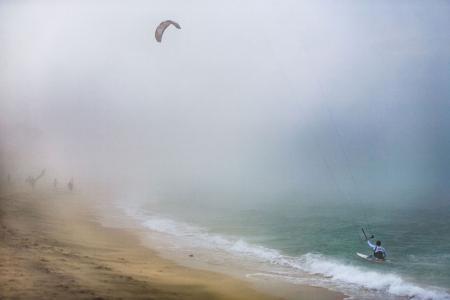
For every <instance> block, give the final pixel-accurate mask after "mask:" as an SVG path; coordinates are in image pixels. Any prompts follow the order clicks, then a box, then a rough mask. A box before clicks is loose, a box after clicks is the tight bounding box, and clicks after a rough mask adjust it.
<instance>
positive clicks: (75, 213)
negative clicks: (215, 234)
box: [0, 191, 342, 299]
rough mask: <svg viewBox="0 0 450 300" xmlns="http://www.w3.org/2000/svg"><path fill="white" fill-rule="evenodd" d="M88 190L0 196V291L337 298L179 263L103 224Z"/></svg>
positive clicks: (28, 295) (9, 295) (57, 295)
mask: <svg viewBox="0 0 450 300" xmlns="http://www.w3.org/2000/svg"><path fill="white" fill-rule="evenodd" d="M86 200H87V199H85V197H84V198H83V197H80V196H76V195H74V194H66V193H51V192H42V191H40V192H39V191H34V192H33V193H31V192H30V191H27V192H17V191H15V192H10V193H3V195H2V196H1V197H0V221H1V229H0V257H1V259H0V299H286V298H293V299H342V295H340V294H338V293H334V292H330V291H327V290H325V289H321V288H315V287H304V288H302V289H300V290H298V289H296V291H295V292H294V291H292V290H290V289H286V290H285V289H282V290H280V289H279V288H271V289H272V290H271V291H270V288H269V291H267V289H266V290H261V289H256V288H255V287H254V286H253V285H251V284H250V283H248V282H244V281H241V280H238V279H235V278H232V277H229V276H227V275H223V274H219V273H215V272H209V271H205V270H197V269H193V268H187V267H185V266H179V265H177V264H176V263H174V262H172V261H170V260H167V259H164V258H161V257H160V256H158V255H157V254H156V252H155V251H153V250H152V249H149V248H148V247H144V246H142V244H141V242H140V240H139V238H138V236H137V235H135V234H134V233H132V232H130V231H127V230H122V229H116V228H105V227H103V226H101V225H100V223H98V222H97V221H96V218H95V215H93V210H92V209H90V207H89V206H88V205H86V202H87V201H86Z"/></svg>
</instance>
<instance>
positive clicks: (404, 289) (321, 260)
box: [122, 207, 450, 300]
mask: <svg viewBox="0 0 450 300" xmlns="http://www.w3.org/2000/svg"><path fill="white" fill-rule="evenodd" d="M122 209H123V210H124V211H125V214H126V215H127V216H129V217H132V218H134V219H137V220H138V221H139V222H140V224H141V225H142V226H144V227H145V228H148V229H150V230H152V231H156V232H159V233H163V234H166V235H170V236H173V237H176V238H178V239H183V240H185V241H187V242H189V244H190V245H192V246H193V247H202V248H210V249H211V248H213V249H216V250H221V251H225V252H227V253H230V254H234V255H239V256H240V257H242V256H244V257H247V258H250V259H252V260H255V259H256V260H257V261H259V262H262V263H270V264H274V265H278V266H281V267H284V268H287V269H289V270H290V271H292V270H294V271H295V270H297V271H302V272H306V273H308V274H311V275H320V276H323V280H321V282H328V283H329V284H330V285H333V286H336V287H338V288H343V289H345V290H347V291H348V289H349V288H350V289H355V288H356V289H360V288H363V289H366V290H372V291H374V292H377V293H380V292H381V293H386V294H389V295H392V296H399V297H408V298H409V299H417V300H450V294H449V293H448V291H445V290H444V289H441V288H438V287H421V286H419V285H417V284H415V283H412V282H409V281H406V280H404V279H403V278H402V277H401V276H399V275H397V274H394V273H383V272H377V271H372V270H369V269H366V268H362V267H358V266H352V265H348V264H344V263H342V262H340V261H338V260H336V259H333V258H330V257H326V256H324V255H321V254H318V253H307V254H304V255H301V256H298V257H293V256H287V255H283V254H281V253H280V252H279V251H277V250H275V249H270V248H267V247H263V246H260V245H252V244H249V243H247V242H246V241H244V240H242V239H240V238H236V237H231V236H223V235H219V234H213V233H210V232H208V231H207V230H206V229H205V228H202V227H199V226H195V225H192V224H188V223H185V222H179V221H175V220H173V219H170V218H166V217H162V216H158V215H150V214H144V213H142V212H141V211H140V210H138V209H137V208H131V207H122ZM290 273H292V272H290ZM282 277H283V276H282ZM285 277H286V276H285ZM294 279H295V278H294ZM291 281H292V280H291ZM302 281H303V280H302Z"/></svg>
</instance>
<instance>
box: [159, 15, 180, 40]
mask: <svg viewBox="0 0 450 300" xmlns="http://www.w3.org/2000/svg"><path fill="white" fill-rule="evenodd" d="M170 25H173V26H175V27H176V28H177V29H181V27H180V25H179V24H178V23H177V22H174V21H171V20H167V21H164V22H161V24H159V25H158V27H156V31H155V38H156V41H157V42H158V43H161V39H162V36H163V33H164V31H165V30H166V28H167V27H169V26H170Z"/></svg>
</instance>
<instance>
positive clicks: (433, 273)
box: [121, 201, 450, 299]
mask: <svg viewBox="0 0 450 300" xmlns="http://www.w3.org/2000/svg"><path fill="white" fill-rule="evenodd" d="M121 207H122V209H123V210H124V212H125V213H126V215H127V216H128V217H131V218H133V219H135V220H136V221H138V223H139V224H140V226H142V227H143V228H146V229H148V230H151V231H152V232H157V233H158V234H159V235H160V236H162V237H163V238H165V239H167V240H170V243H171V245H172V248H173V249H174V250H173V251H174V252H176V251H180V249H182V251H183V252H184V253H195V257H196V259H199V260H204V261H203V262H204V263H206V264H210V265H211V266H212V265H216V266H217V265H219V266H220V265H235V266H236V267H237V268H241V269H242V272H245V275H246V276H247V277H250V278H254V279H255V280H264V279H267V278H271V279H276V280H281V281H286V282H290V283H292V284H312V285H316V286H322V287H327V288H330V289H332V290H337V291H342V292H344V293H346V294H347V295H350V296H351V297H353V298H354V299H407V298H410V299H450V234H449V232H450V205H446V204H442V205H434V206H433V208H427V207H426V206H425V205H419V204H416V205H412V204H408V205H396V206H394V205H389V206H386V205H383V206H382V207H374V206H371V205H369V204H365V205H360V204H358V203H356V204H342V203H341V204H330V203H320V202H318V203H310V202H309V203H308V202H306V203H305V202H301V201H290V202H286V201H285V202H282V203H276V202H272V203H265V204H261V205H257V206H256V205H251V206H247V207H245V206H244V207H243V206H239V205H230V206H217V205H208V204H203V205H202V204H201V203H195V202H192V201H187V202H185V203H180V202H179V201H164V202H158V203H154V202H153V203H152V204H149V203H147V204H145V205H141V206H129V205H128V206H124V205H121ZM361 227H365V228H366V230H368V231H370V233H373V234H374V235H375V238H376V239H380V240H381V241H382V243H383V246H385V248H386V249H387V251H388V255H389V257H388V261H387V262H386V263H383V264H375V263H368V262H366V261H363V260H361V259H359V258H358V257H357V256H356V255H355V253H356V252H357V251H358V252H362V253H370V250H369V248H368V247H367V245H366V243H365V242H364V241H363V240H362V239H361V235H362V233H361Z"/></svg>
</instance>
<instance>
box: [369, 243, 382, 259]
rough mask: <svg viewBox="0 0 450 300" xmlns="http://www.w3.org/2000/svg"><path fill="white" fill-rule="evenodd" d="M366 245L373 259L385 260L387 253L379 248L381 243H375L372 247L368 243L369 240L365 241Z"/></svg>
mask: <svg viewBox="0 0 450 300" xmlns="http://www.w3.org/2000/svg"><path fill="white" fill-rule="evenodd" d="M367 244H368V245H369V247H370V248H372V250H373V256H374V257H375V258H377V259H383V260H384V259H385V258H386V256H387V253H386V250H385V249H384V248H383V247H381V241H377V242H376V243H375V245H374V244H372V243H371V242H370V240H367Z"/></svg>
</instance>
